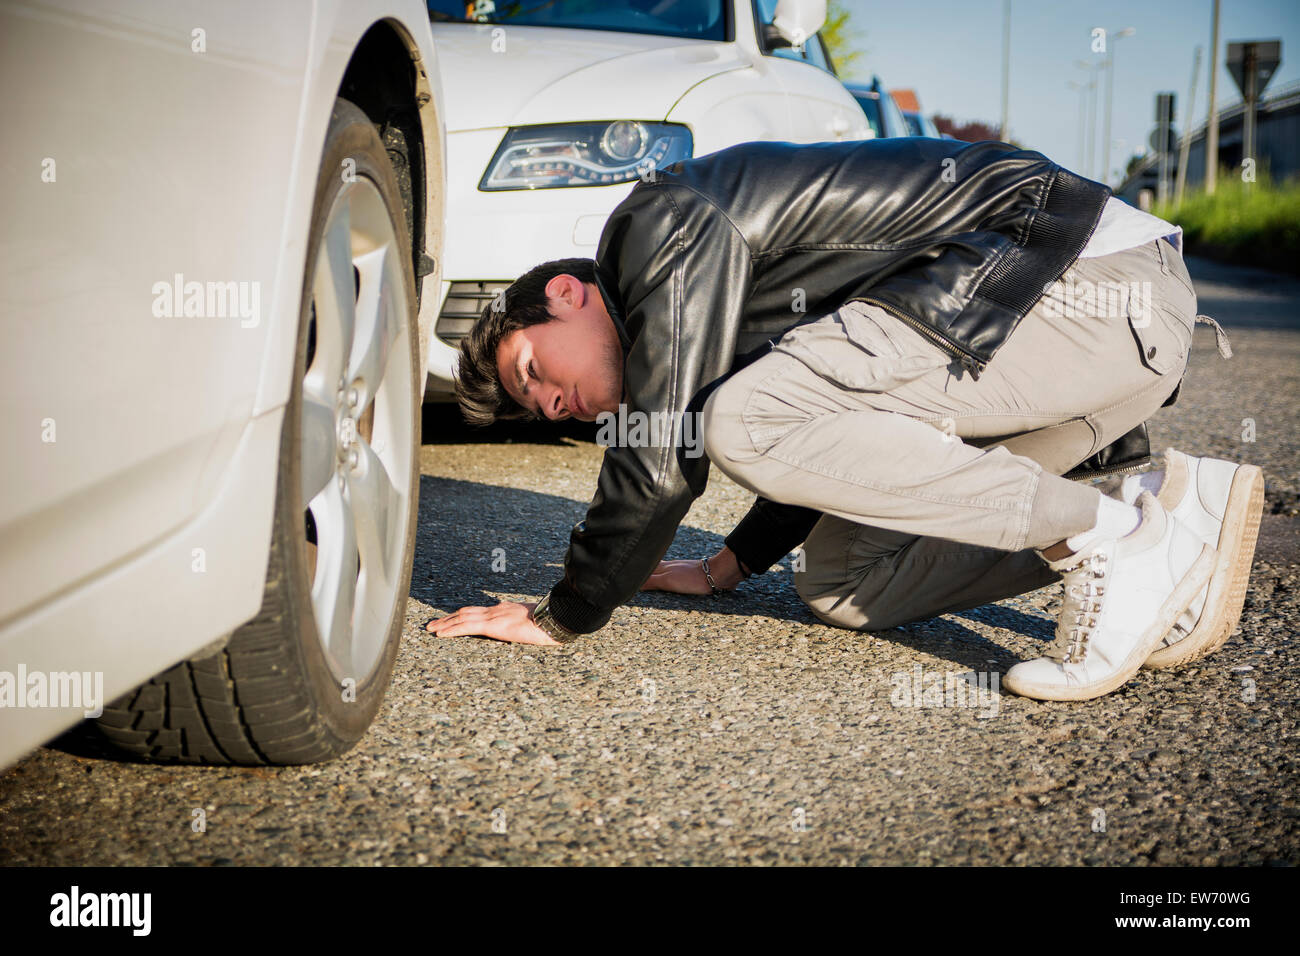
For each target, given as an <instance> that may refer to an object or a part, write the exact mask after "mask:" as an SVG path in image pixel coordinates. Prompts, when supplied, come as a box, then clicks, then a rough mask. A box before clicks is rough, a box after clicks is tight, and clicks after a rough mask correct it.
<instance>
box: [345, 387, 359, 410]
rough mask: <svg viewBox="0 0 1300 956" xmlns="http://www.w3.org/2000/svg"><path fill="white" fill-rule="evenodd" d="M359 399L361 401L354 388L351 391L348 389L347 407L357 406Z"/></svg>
mask: <svg viewBox="0 0 1300 956" xmlns="http://www.w3.org/2000/svg"><path fill="white" fill-rule="evenodd" d="M360 399H361V396H360V394H358V392H357V390H356V389H355V388H353V389H349V390H348V404H349V405H352V406H354V407H355V406H356V404H357V402H358V401H359V400H360Z"/></svg>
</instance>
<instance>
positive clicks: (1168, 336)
mask: <svg viewBox="0 0 1300 956" xmlns="http://www.w3.org/2000/svg"><path fill="white" fill-rule="evenodd" d="M1126 311H1127V312H1128V324H1129V328H1130V329H1132V330H1133V337H1134V338H1135V339H1136V340H1137V345H1138V351H1139V352H1140V354H1141V357H1142V364H1143V365H1145V366H1146V367H1147V368H1149V369H1151V371H1153V372H1155V373H1156V374H1157V375H1166V374H1168V373H1169V372H1170V371H1172V370H1173V369H1175V368H1178V369H1181V368H1182V367H1183V366H1184V365H1186V363H1187V350H1188V348H1189V347H1190V346H1191V341H1192V327H1191V325H1190V324H1189V323H1187V322H1184V321H1183V320H1182V319H1181V318H1180V317H1179V316H1178V313H1177V312H1176V311H1174V310H1173V309H1171V308H1169V307H1168V306H1166V305H1164V304H1162V303H1159V302H1156V301H1154V300H1153V298H1152V297H1151V296H1150V295H1149V294H1146V295H1144V294H1142V293H1138V294H1133V292H1132V290H1130V294H1129V296H1128V301H1127V303H1126Z"/></svg>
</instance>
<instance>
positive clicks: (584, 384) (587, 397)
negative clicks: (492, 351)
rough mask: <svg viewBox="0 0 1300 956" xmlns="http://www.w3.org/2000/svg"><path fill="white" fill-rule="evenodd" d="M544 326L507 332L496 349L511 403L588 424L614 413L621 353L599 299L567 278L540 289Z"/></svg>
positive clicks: (618, 395) (619, 387) (620, 382)
mask: <svg viewBox="0 0 1300 956" xmlns="http://www.w3.org/2000/svg"><path fill="white" fill-rule="evenodd" d="M546 296H547V300H548V304H549V306H550V310H551V314H552V315H554V316H555V318H554V319H552V320H551V321H550V322H543V323H541V324H540V325H534V326H530V327H529V328H526V329H520V330H518V331H517V332H512V333H510V334H509V335H507V336H506V337H505V338H504V339H502V340H501V344H500V345H499V346H498V347H497V375H498V376H499V377H500V379H501V384H502V385H503V386H504V387H505V390H506V392H507V393H508V394H509V395H510V397H511V398H513V399H514V400H515V401H516V402H518V403H519V404H520V405H522V406H523V407H524V408H527V409H529V410H530V411H535V412H537V413H538V414H539V415H541V416H543V417H544V418H549V419H552V420H555V421H559V420H561V419H565V418H577V419H580V420H582V421H585V422H594V421H595V420H596V416H597V415H599V414H600V413H601V412H617V411H618V404H619V401H620V400H621V398H622V396H623V349H622V347H621V346H620V344H619V340H618V332H617V331H616V330H615V329H614V322H613V320H612V319H611V318H610V317H609V313H608V312H607V311H606V309H605V303H604V302H603V301H602V300H601V298H600V293H599V292H598V291H597V289H596V287H595V286H594V285H591V284H586V285H584V284H583V283H582V282H581V281H579V280H578V279H577V278H576V277H574V276H571V275H559V276H556V277H555V278H554V279H552V280H551V281H550V282H548V283H547V284H546Z"/></svg>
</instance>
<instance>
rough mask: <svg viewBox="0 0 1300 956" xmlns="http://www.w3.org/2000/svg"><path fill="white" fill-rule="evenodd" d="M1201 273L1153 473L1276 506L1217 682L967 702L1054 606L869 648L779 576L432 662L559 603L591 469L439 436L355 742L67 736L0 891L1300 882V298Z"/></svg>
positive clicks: (1, 794)
mask: <svg viewBox="0 0 1300 956" xmlns="http://www.w3.org/2000/svg"><path fill="white" fill-rule="evenodd" d="M1192 272H1193V275H1194V276H1196V277H1197V279H1198V291H1199V292H1200V293H1201V311H1202V312H1205V313H1208V314H1211V315H1214V316H1215V317H1216V318H1219V319H1220V320H1221V321H1224V322H1225V325H1227V326H1228V328H1229V332H1230V334H1231V336H1232V345H1233V348H1234V349H1235V351H1236V355H1235V357H1234V358H1233V359H1232V360H1231V361H1226V362H1225V361H1223V360H1221V359H1220V358H1219V357H1218V354H1217V352H1216V351H1215V348H1214V336H1213V334H1212V333H1211V332H1210V331H1209V330H1208V329H1206V328H1205V327H1198V330H1197V333H1196V340H1195V346H1194V352H1193V355H1192V359H1191V363H1190V371H1189V374H1188V376H1187V379H1186V382H1185V384H1184V387H1183V391H1182V397H1181V399H1180V400H1179V402H1178V404H1177V405H1176V406H1175V407H1174V408H1170V409H1164V410H1163V411H1162V412H1161V413H1160V414H1159V416H1158V417H1157V419H1156V420H1155V422H1154V423H1153V426H1152V427H1153V433H1154V445H1155V446H1156V447H1157V448H1160V447H1163V446H1164V445H1167V444H1172V445H1174V446H1175V447H1178V448H1180V449H1183V450H1185V451H1188V452H1190V453H1193V454H1210V455H1216V456H1221V457H1225V458H1231V459H1235V460H1245V461H1251V462H1254V463H1256V464H1260V465H1262V466H1263V467H1264V469H1265V472H1266V475H1267V482H1268V505H1267V508H1266V511H1267V512H1268V514H1267V515H1266V517H1265V523H1264V527H1263V532H1262V535H1261V540H1260V546H1259V552H1258V556H1257V559H1256V563H1255V568H1254V576H1253V579H1252V588H1251V591H1250V593H1249V595H1248V598H1247V601H1246V606H1245V611H1244V614H1243V618H1242V626H1241V629H1240V631H1239V633H1238V634H1236V635H1235V636H1234V637H1232V638H1230V639H1229V641H1228V643H1227V645H1226V646H1225V647H1224V648H1223V649H1222V650H1221V651H1219V652H1218V653H1217V654H1215V655H1214V656H1212V657H1211V658H1209V659H1208V660H1205V661H1201V662H1198V663H1197V664H1194V665H1191V666H1188V667H1184V668H1181V669H1177V670H1172V671H1160V672H1151V671H1142V672H1140V673H1139V674H1138V676H1137V677H1135V678H1134V679H1133V680H1132V681H1130V682H1129V683H1128V684H1126V685H1125V686H1124V687H1122V688H1121V689H1120V690H1118V691H1117V692H1115V693H1113V694H1110V695H1109V696H1107V697H1104V698H1101V699H1099V700H1095V701H1089V702H1084V703H1076V704H1065V703H1043V702H1037V701H1033V700H1027V699H1023V698H1018V697H1015V696H1014V695H1011V694H1005V695H993V696H991V697H990V696H987V695H985V696H979V695H978V694H972V693H968V692H966V688H967V685H966V684H965V683H964V682H963V683H960V684H958V683H957V678H958V675H960V674H964V673H970V672H975V673H976V674H977V675H980V676H979V678H977V679H982V680H985V681H989V680H991V676H990V675H997V676H999V677H1000V675H1001V674H1002V673H1005V671H1006V670H1007V668H1009V667H1010V666H1011V665H1012V664H1014V663H1016V662H1017V661H1019V660H1022V659H1025V658H1028V657H1033V656H1038V654H1039V653H1040V652H1041V649H1042V647H1043V645H1044V643H1045V642H1046V641H1048V640H1050V638H1051V635H1052V631H1053V626H1054V625H1053V622H1052V619H1051V610H1052V608H1053V607H1054V606H1056V604H1057V602H1058V598H1057V589H1055V588H1045V589H1043V590H1041V591H1037V592H1034V593H1032V594H1028V595H1024V596H1022V597H1019V598H1016V599H1012V600H1007V601H1003V602H1001V603H999V604H997V605H992V606H988V607H984V608H980V609H977V610H974V611H968V612H962V613H958V614H949V615H945V616H943V617H941V618H938V619H935V620H932V621H929V622H925V623H921V624H915V625H910V626H907V627H904V628H899V629H896V630H892V631H887V632H882V633H877V634H863V633H857V632H852V631H845V630H840V629H836V628H833V627H829V626H826V625H823V624H821V623H820V622H819V621H818V620H817V619H816V618H815V617H814V616H813V615H812V613H811V612H810V611H809V610H808V609H807V608H806V607H805V606H804V605H803V604H802V602H801V601H800V600H799V599H798V597H797V596H796V594H795V592H794V589H793V587H792V584H791V575H790V573H789V570H788V563H789V562H788V560H787V561H786V562H784V563H783V564H784V566H783V567H779V568H776V569H773V571H771V572H769V573H768V574H765V575H762V576H760V577H758V578H755V579H752V580H751V581H749V582H746V583H745V584H743V585H742V586H741V588H740V589H739V590H738V591H737V592H735V593H734V594H729V595H725V596H722V597H720V598H716V599H715V598H708V597H703V598H700V597H683V596H677V595H666V594H661V593H647V594H643V595H641V596H639V597H638V598H637V599H636V600H634V602H633V603H631V604H630V605H628V606H626V607H623V608H621V609H619V610H618V611H617V612H616V613H615V615H614V617H613V620H612V621H611V622H610V624H609V625H608V626H607V627H606V628H605V629H604V630H602V631H601V632H599V633H598V634H596V635H593V636H590V637H587V638H584V639H582V640H579V641H577V642H575V643H573V644H570V645H566V646H565V647H563V648H559V649H555V648H545V649H543V648H528V647H521V646H514V645H505V644H501V643H497V642H494V641H489V640H482V639H474V638H435V637H433V636H432V635H429V634H427V633H426V632H425V631H424V629H423V627H424V624H425V622H426V621H428V620H429V619H430V618H431V617H435V616H440V615H442V614H445V613H448V612H450V611H452V610H454V609H456V608H457V607H460V606H462V605H466V604H485V603H493V602H494V601H495V600H497V599H526V600H536V599H537V598H539V597H540V596H541V595H542V594H544V593H545V592H546V590H547V589H548V588H549V587H550V586H551V584H552V583H554V581H555V580H556V579H557V578H558V576H559V574H560V568H561V563H562V561H563V556H564V549H565V545H566V542H567V538H568V531H569V529H570V527H571V526H572V525H573V524H574V523H576V522H577V521H579V520H581V518H582V517H583V514H584V513H585V509H586V503H587V502H588V501H589V499H590V496H591V494H592V491H593V489H594V486H595V480H596V476H597V473H598V471H599V467H600V457H601V449H600V448H599V447H597V446H596V445H595V444H593V443H592V441H591V440H590V435H591V434H592V433H591V431H590V430H589V429H585V430H584V429H583V428H580V427H573V426H569V427H567V428H559V429H556V428H542V429H538V428H536V427H532V428H520V427H516V428H513V429H511V430H503V429H498V430H494V431H493V432H491V433H488V434H486V435H485V434H481V433H478V432H474V431H470V430H469V429H466V428H464V427H463V426H461V425H460V424H459V423H458V421H456V420H455V418H454V417H452V416H450V415H448V414H447V410H443V411H438V410H433V411H431V412H429V413H428V414H427V415H426V425H425V436H424V437H425V445H424V447H423V448H422V451H421V472H422V478H421V488H420V519H419V521H420V527H419V539H418V540H419V544H418V548H417V553H416V558H415V571H414V575H413V579H412V583H411V600H410V601H409V604H408V609H407V619H406V626H405V637H404V642H403V645H402V648H401V651H400V653H399V656H398V659H397V665H396V671H395V676H394V679H393V683H392V687H391V690H390V691H389V694H388V697H387V699H386V701H385V704H384V706H383V708H382V709H381V711H380V715H379V718H378V719H377V720H376V722H375V724H374V726H373V728H372V729H371V731H370V733H369V734H367V736H366V737H365V738H364V739H363V740H362V741H361V743H360V744H359V745H358V746H357V747H356V748H355V749H354V750H353V751H352V752H350V753H349V754H347V755H346V756H345V757H343V758H341V759H339V760H335V761H333V762H331V763H328V764H324V765H319V766H306V767H287V768H254V769H243V768H210V767H191V766H153V765H148V764H139V763H130V762H125V761H122V760H118V759H108V758H106V757H103V756H98V755H96V754H95V753H94V751H93V750H92V749H90V748H88V747H87V746H86V745H85V744H84V741H82V740H81V738H80V737H79V736H78V735H75V734H74V735H69V736H68V737H65V738H62V739H61V740H60V741H57V742H54V743H52V744H51V746H49V747H45V748H41V749H39V750H37V751H36V752H34V753H33V754H31V755H30V756H28V757H27V758H25V759H24V760H22V761H20V762H19V763H18V764H16V765H15V766H14V767H12V768H10V769H9V770H8V771H6V772H5V773H3V774H2V775H0V863H6V864H181V865H200V866H204V865H245V864H283V865H301V864H308V865H311V864H356V865H372V864H425V863H430V864H521V863H523V864H528V863H574V864H596V863H600V864H614V863H617V864H727V863H746V864H773V863H778V864H803V863H812V864H923V865H924V864H972V863H976V864H1021V863H1036V864H1120V865H1139V866H1143V865H1149V864H1194V865H1200V864H1210V865H1212V864H1224V865H1237V864H1274V863H1283V864H1294V863H1296V862H1297V861H1298V860H1300V820H1298V819H1297V817H1298V814H1300V809H1298V808H1297V793H1298V788H1297V746H1296V739H1297V706H1296V705H1297V696H1300V666H1298V664H1297V656H1296V652H1295V649H1294V642H1293V636H1294V634H1295V633H1296V630H1297V625H1300V600H1298V599H1297V596H1296V590H1297V570H1298V567H1297V565H1298V563H1300V562H1298V558H1297V554H1298V552H1300V548H1298V547H1297V543H1298V541H1300V519H1297V517H1296V514H1297V492H1298V491H1300V448H1298V447H1297V435H1296V431H1295V423H1296V407H1297V398H1298V397H1300V388H1298V387H1297V381H1298V379H1300V331H1297V329H1298V328H1300V322H1297V313H1298V312H1300V288H1298V287H1297V284H1296V283H1294V282H1293V281H1291V280H1281V279H1277V278H1276V277H1268V276H1267V275H1266V274H1265V278H1263V279H1260V278H1259V276H1258V275H1252V273H1251V272H1249V271H1248V270H1234V269H1229V268H1226V267H1221V266H1214V265H1213V264H1208V263H1202V262H1199V261H1193V263H1192ZM1202 276H1205V277H1206V278H1204V279H1202ZM1247 420H1249V424H1247ZM1252 429H1253V434H1252ZM1251 437H1253V439H1254V441H1248V440H1246V439H1249V438H1251ZM749 501H750V497H749V495H748V493H747V492H745V491H744V490H743V489H741V488H739V487H738V486H736V485H735V484H733V483H732V482H730V481H729V480H727V479H726V478H725V477H724V476H722V475H721V474H720V473H718V472H717V471H716V470H715V471H714V472H713V474H712V476H711V480H710V484H709V488H708V491H707V492H706V494H705V495H704V496H703V497H702V498H701V499H699V500H698V501H697V502H696V503H695V505H694V507H693V508H692V509H691V512H690V513H689V515H688V516H687V518H686V520H685V521H684V523H683V525H682V527H681V529H680V530H679V532H678V535H677V539H676V541H675V542H674V544H673V546H672V549H671V550H670V552H669V557H699V556H701V555H704V554H709V553H712V552H713V551H715V550H716V549H717V548H718V547H719V546H720V544H721V539H722V537H723V536H725V534H726V533H727V532H728V531H729V530H730V529H731V527H732V526H733V525H734V523H735V522H736V521H737V520H738V519H739V518H740V516H741V515H742V514H743V513H744V512H745V510H746V509H747V508H748V505H749ZM498 549H499V550H498ZM494 561H495V564H496V567H497V568H501V570H494V567H493V565H494ZM502 561H504V567H502ZM944 675H952V677H953V683H952V684H951V686H952V688H953V692H952V693H951V694H947V695H942V696H941V697H939V698H937V699H936V697H935V696H934V694H933V692H931V693H930V694H928V695H927V694H924V693H923V694H922V695H920V700H919V701H917V700H913V701H911V702H910V703H909V702H907V701H906V700H904V699H903V697H904V694H903V688H904V687H906V688H908V690H909V691H910V689H911V688H912V687H913V682H914V681H916V682H917V683H919V684H921V685H922V686H930V682H931V681H933V680H940V681H942V680H943V678H944ZM958 689H960V690H961V691H962V693H961V694H960V695H958V694H957V693H956V691H957V690H958ZM918 703H919V704H921V705H923V706H917V704H918ZM971 704H974V705H975V706H969V705H971ZM199 808H202V809H203V811H204V814H205V818H206V829H205V830H204V831H203V832H195V830H194V829H193V828H192V826H191V823H192V821H193V819H194V814H193V811H194V810H196V809H199Z"/></svg>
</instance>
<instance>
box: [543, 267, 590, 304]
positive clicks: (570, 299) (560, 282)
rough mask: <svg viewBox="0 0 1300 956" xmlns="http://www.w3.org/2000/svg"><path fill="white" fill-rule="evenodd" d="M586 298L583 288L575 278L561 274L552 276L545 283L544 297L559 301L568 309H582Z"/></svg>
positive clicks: (585, 291)
mask: <svg viewBox="0 0 1300 956" xmlns="http://www.w3.org/2000/svg"><path fill="white" fill-rule="evenodd" d="M586 296H587V290H586V289H584V288H583V286H582V282H581V281H580V280H579V279H578V278H577V276H571V275H569V274H567V273H561V274H560V275H558V276H552V277H551V281H550V282H548V283H546V297H547V298H548V299H559V300H560V301H561V302H563V303H564V304H565V305H566V306H567V307H568V308H570V309H580V308H582V304H583V302H584V301H585V300H586Z"/></svg>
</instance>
